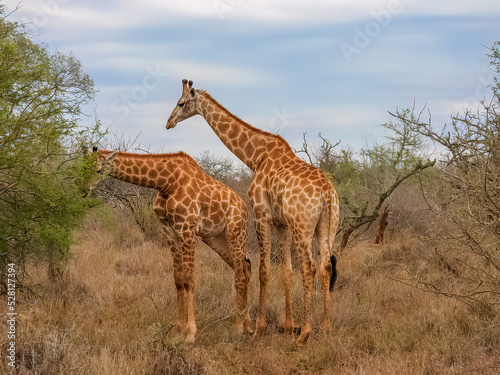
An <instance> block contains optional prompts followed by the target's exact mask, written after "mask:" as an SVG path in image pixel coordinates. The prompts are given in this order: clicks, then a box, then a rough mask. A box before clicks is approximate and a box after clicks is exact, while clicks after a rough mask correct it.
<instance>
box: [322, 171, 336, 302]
mask: <svg viewBox="0 0 500 375" xmlns="http://www.w3.org/2000/svg"><path fill="white" fill-rule="evenodd" d="M328 182H329V188H327V189H326V191H325V193H324V194H325V197H326V200H325V203H326V210H327V212H328V237H329V238H328V243H329V245H330V251H333V242H334V240H335V234H336V231H337V226H338V221H337V220H336V219H335V218H334V217H333V211H334V205H335V202H334V201H335V200H336V197H337V194H336V191H335V187H334V186H333V183H332V182H331V181H330V180H328ZM336 204H337V207H338V202H336ZM330 263H331V266H332V268H331V271H330V288H329V290H330V292H332V291H333V287H334V285H335V281H337V276H338V272H337V257H336V256H335V255H333V254H331V255H330Z"/></svg>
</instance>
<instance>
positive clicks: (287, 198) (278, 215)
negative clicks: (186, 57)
mask: <svg viewBox="0 0 500 375" xmlns="http://www.w3.org/2000/svg"><path fill="white" fill-rule="evenodd" d="M197 114H198V115H201V116H203V118H204V119H205V120H206V121H207V123H208V124H209V125H210V127H211V128H212V129H213V130H214V132H215V133H216V134H217V136H218V137H219V138H220V139H221V141H222V142H223V143H224V144H225V145H226V146H227V147H228V148H229V149H230V150H231V151H232V152H233V154H235V155H236V156H237V157H238V158H239V159H240V160H241V161H243V163H245V164H246V165H247V166H248V167H249V168H250V169H251V170H252V171H253V172H254V177H253V180H252V183H251V185H250V188H249V191H248V195H249V198H250V201H251V203H252V206H253V210H254V214H255V229H256V231H257V236H258V240H259V246H260V267H259V276H260V298H259V312H258V317H257V322H256V327H255V337H259V336H261V335H262V334H263V332H264V329H265V327H266V321H265V316H266V309H267V308H266V299H267V297H266V295H267V290H268V283H269V271H270V253H271V229H272V225H274V226H275V227H276V229H277V232H278V235H279V238H280V243H281V246H280V247H281V253H282V263H281V264H282V265H281V273H282V278H283V285H284V293H285V323H284V325H285V331H286V332H293V328H294V319H293V315H292V308H291V300H290V287H291V279H292V261H291V252H290V251H291V250H290V248H291V241H292V239H293V241H294V243H295V246H296V248H297V252H298V258H299V261H300V270H301V274H302V281H303V292H304V301H303V308H304V314H303V324H302V327H301V333H300V336H299V338H298V340H297V343H298V344H299V345H303V344H305V343H306V342H307V339H308V338H309V335H310V333H311V297H312V286H313V279H314V275H315V273H316V269H315V266H314V261H313V257H312V240H313V236H314V234H316V236H317V239H318V243H319V248H320V259H321V260H320V280H321V284H322V287H323V305H324V308H323V324H322V325H323V329H325V330H329V329H330V325H331V323H330V294H329V290H330V291H331V289H332V288H333V283H334V282H335V277H336V274H337V273H336V269H335V266H336V258H335V256H334V255H331V253H330V252H331V251H332V249H333V241H334V238H335V232H336V229H337V227H338V223H339V204H338V196H337V193H336V191H335V188H334V186H333V184H332V182H331V181H330V180H329V179H328V178H327V177H326V176H325V174H324V173H323V172H322V171H321V170H320V169H318V168H315V167H313V166H311V165H309V164H307V163H306V162H304V161H303V160H301V159H300V158H298V157H297V156H296V155H295V153H294V152H293V151H292V149H291V147H290V146H289V145H288V143H287V142H286V141H285V140H284V139H283V138H282V137H281V136H279V135H276V134H271V133H268V132H265V131H263V130H260V129H257V128H254V127H253V126H251V125H249V124H247V123H246V122H244V121H242V120H240V119H239V118H238V117H236V116H234V115H233V114H232V113H230V112H229V111H228V110H227V109H225V108H224V107H223V106H222V105H220V104H219V103H218V102H217V101H215V99H213V98H212V97H211V96H210V95H209V94H208V93H207V92H206V91H204V90H195V89H194V88H193V82H192V81H189V83H188V81H187V80H183V81H182V96H181V98H180V99H179V100H178V102H177V105H176V107H175V108H174V110H173V111H172V114H171V115H170V118H169V119H168V121H167V129H171V128H173V127H175V126H176V125H177V123H179V122H181V121H183V120H185V119H187V118H190V117H192V116H194V115H197Z"/></svg>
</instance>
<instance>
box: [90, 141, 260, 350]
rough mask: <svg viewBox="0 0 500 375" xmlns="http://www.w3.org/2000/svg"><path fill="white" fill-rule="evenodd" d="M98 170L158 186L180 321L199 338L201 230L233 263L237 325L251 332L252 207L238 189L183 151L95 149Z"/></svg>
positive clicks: (191, 338) (157, 209)
mask: <svg viewBox="0 0 500 375" xmlns="http://www.w3.org/2000/svg"><path fill="white" fill-rule="evenodd" d="M96 152H97V161H96V165H95V170H96V171H105V172H106V174H109V175H111V176H113V177H115V178H117V179H119V180H123V181H126V182H129V183H132V184H135V185H140V186H145V187H149V188H154V189H156V190H158V195H157V197H156V200H155V202H154V211H155V213H156V215H157V216H158V218H159V219H160V221H161V222H162V224H163V226H164V227H163V228H164V233H165V237H166V243H167V246H168V247H170V251H171V253H172V260H173V266H174V275H173V276H174V282H175V286H176V289H177V308H178V318H177V326H178V327H179V329H180V330H181V331H182V332H185V333H186V341H187V342H189V343H192V342H194V340H195V335H196V323H195V317H194V287H195V274H194V252H195V245H196V238H195V237H196V235H198V236H200V237H201V239H202V240H203V242H205V243H206V244H207V245H208V246H210V247H211V248H212V249H213V250H214V251H216V252H217V253H218V254H219V255H220V256H221V258H222V259H223V260H224V261H225V262H226V263H227V264H228V265H229V266H230V267H231V268H232V269H233V271H234V282H235V289H236V312H237V314H236V331H237V332H238V333H250V332H252V330H251V327H250V315H249V310H248V307H247V300H248V282H249V279H250V275H251V265H250V261H249V260H248V258H247V257H246V252H247V240H248V234H247V227H248V223H247V208H246V204H245V202H244V201H243V199H241V198H240V197H239V196H238V194H236V193H235V192H234V191H233V190H231V189H230V188H229V187H227V186H226V185H224V184H223V183H221V182H219V181H217V180H215V179H214V178H212V177H210V176H209V175H208V174H206V173H205V172H204V171H203V170H202V169H201V168H200V166H199V165H198V164H197V163H196V162H195V161H194V160H193V159H192V158H191V157H190V156H189V155H187V154H185V153H183V152H178V153H173V154H131V153H125V152H119V151H106V150H96Z"/></svg>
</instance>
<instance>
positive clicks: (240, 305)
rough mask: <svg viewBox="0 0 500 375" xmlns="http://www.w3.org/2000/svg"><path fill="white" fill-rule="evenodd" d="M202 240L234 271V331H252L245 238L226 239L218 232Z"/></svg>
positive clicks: (249, 268)
mask: <svg viewBox="0 0 500 375" xmlns="http://www.w3.org/2000/svg"><path fill="white" fill-rule="evenodd" d="M245 231H246V230H245ZM240 233H241V231H240ZM202 240H203V242H204V243H206V244H207V245H208V246H209V247H210V248H212V249H213V250H214V251H215V252H216V253H217V254H219V255H220V257H221V258H222V259H223V260H224V261H225V262H226V263H227V264H228V265H229V266H230V267H231V269H232V270H233V271H234V284H235V289H236V309H237V317H236V324H235V326H236V331H237V332H238V333H251V332H253V331H252V329H251V321H250V312H249V310H248V308H247V303H248V282H249V280H250V275H251V266H250V263H249V262H250V261H249V260H247V259H246V256H245V248H246V246H245V244H246V240H245V239H238V238H236V239H234V240H233V241H228V240H227V239H226V237H225V236H224V234H220V235H218V236H215V237H212V238H210V239H205V238H203V239H202ZM230 243H231V245H230ZM245 312H246V315H245Z"/></svg>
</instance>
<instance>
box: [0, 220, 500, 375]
mask: <svg viewBox="0 0 500 375" xmlns="http://www.w3.org/2000/svg"><path fill="white" fill-rule="evenodd" d="M72 250H73V254H74V255H73V259H72V260H71V261H70V263H69V264H68V266H67V269H66V272H65V273H64V275H63V276H62V278H61V279H59V280H57V281H55V282H50V281H49V280H48V279H47V278H46V276H45V271H44V268H43V267H40V269H39V273H38V275H36V276H35V277H37V278H38V279H39V281H40V282H41V283H43V285H44V287H43V288H41V289H40V290H39V293H40V295H41V297H38V298H30V299H28V298H24V299H23V301H22V303H21V302H20V303H19V304H18V306H17V307H18V313H19V316H18V339H17V365H18V368H17V371H16V373H19V374H471V373H480V374H496V373H498V371H499V369H500V362H499V358H500V328H499V326H498V315H496V313H495V312H487V313H484V314H481V313H478V312H473V311H471V310H469V308H468V307H467V306H466V305H464V304H462V303H460V302H459V301H457V300H454V299H452V298H446V297H443V296H440V295H437V294H432V293H425V292H423V291H421V290H419V289H416V288H414V287H411V286H409V285H406V284H405V283H404V282H408V283H409V282H411V276H410V274H411V275H414V276H424V275H425V276H426V278H427V279H428V280H432V281H433V282H435V283H446V282H447V281H448V280H447V279H446V278H445V277H443V272H441V271H442V270H441V268H442V265H441V264H440V263H439V259H438V258H437V257H436V254H435V253H434V252H433V251H432V249H428V248H427V247H426V246H425V244H422V243H420V242H419V241H417V240H415V239H414V238H412V236H411V235H409V234H407V233H404V232H402V233H399V234H394V233H393V234H392V235H391V237H390V238H389V241H388V243H387V244H385V245H378V246H375V245H371V244H370V243H369V242H368V241H364V242H363V241H361V242H358V243H356V245H355V246H353V247H351V248H348V249H347V250H346V251H345V252H344V253H343V254H342V256H341V257H340V259H339V262H338V269H339V274H340V276H339V279H338V284H337V286H336V288H335V290H334V292H333V298H332V299H333V306H332V309H333V330H332V332H330V333H327V334H324V333H323V332H321V331H320V330H319V328H318V327H319V326H320V324H319V322H320V310H321V307H322V305H321V303H320V302H321V301H320V295H321V293H320V286H319V284H316V286H315V288H316V291H315V299H314V300H313V304H314V305H313V306H315V307H316V308H317V309H318V310H317V311H316V312H315V313H314V319H315V325H314V327H315V329H316V330H315V331H314V332H313V335H312V337H311V340H310V342H309V343H308V345H307V346H306V347H304V348H299V347H297V346H296V344H295V343H294V341H293V340H292V338H291V337H289V336H285V335H284V334H283V333H282V332H281V322H282V320H283V315H284V314H283V310H284V301H283V296H282V291H281V280H280V277H279V266H278V265H273V267H275V268H274V270H273V272H272V275H273V276H272V281H271V286H270V295H269V297H270V302H269V314H268V322H269V327H268V330H267V334H266V335H265V336H264V337H263V339H261V340H260V341H254V340H253V338H252V337H251V336H248V335H245V336H239V335H236V334H235V333H234V332H233V326H232V325H233V323H234V316H233V306H234V303H233V301H234V291H233V275H232V271H231V270H230V269H229V267H228V266H227V265H226V264H225V263H224V262H222V260H221V259H220V258H219V257H218V256H217V255H216V254H215V253H213V252H212V251H210V250H208V249H207V248H206V247H204V246H201V245H200V246H199V248H198V249H197V252H196V275H197V287H196V319H197V325H198V335H197V339H196V342H195V344H194V345H192V346H187V345H186V344H185V343H184V339H183V335H181V334H179V333H177V332H176V331H175V329H173V328H172V326H171V325H172V323H174V322H175V320H176V319H175V318H176V297H175V296H176V293H175V287H174V284H173V277H172V265H171V257H170V254H169V251H168V250H167V249H165V248H164V247H163V246H162V245H161V242H160V241H158V240H157V239H151V238H146V236H145V235H144V233H143V232H141V230H140V229H139V228H138V226H137V224H135V222H134V221H133V220H131V219H130V218H127V217H125V216H124V215H123V213H119V212H114V213H107V214H103V213H102V212H101V213H97V212H94V213H92V215H90V216H89V217H88V219H87V220H86V222H85V225H84V226H83V227H82V228H80V229H79V231H78V243H77V244H76V245H75V246H74V247H73V249H72ZM250 258H251V260H252V264H253V265H254V268H253V271H254V272H253V276H252V279H251V285H250V305H251V315H252V318H253V319H255V315H256V307H257V306H256V305H257V296H258V276H257V275H258V269H257V264H258V254H257V252H256V251H252V252H251V253H250ZM294 278H295V280H294V281H295V282H294V287H293V289H292V293H293V299H294V303H295V306H296V319H297V322H298V319H300V302H301V298H302V296H301V295H302V291H301V288H302V285H301V280H300V276H299V272H297V270H296V271H295V274H294ZM0 304H2V306H6V301H4V300H0ZM2 311H4V309H3V308H2ZM4 320H5V319H4ZM3 327H4V326H3V325H2V331H1V332H0V340H1V341H0V342H1V349H2V357H1V361H2V363H1V364H2V366H3V367H4V368H6V363H5V356H4V355H3V353H5V352H6V333H5V329H4V328H3Z"/></svg>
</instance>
